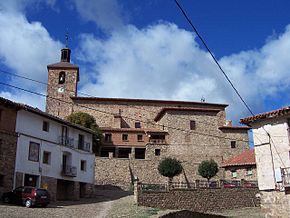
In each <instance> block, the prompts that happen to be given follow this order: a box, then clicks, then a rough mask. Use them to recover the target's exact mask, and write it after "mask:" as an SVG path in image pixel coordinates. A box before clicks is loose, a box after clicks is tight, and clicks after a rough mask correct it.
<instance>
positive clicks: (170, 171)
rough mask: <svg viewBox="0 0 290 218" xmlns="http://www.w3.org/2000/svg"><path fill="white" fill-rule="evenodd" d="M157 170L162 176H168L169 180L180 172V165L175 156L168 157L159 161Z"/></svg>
mask: <svg viewBox="0 0 290 218" xmlns="http://www.w3.org/2000/svg"><path fill="white" fill-rule="evenodd" d="M158 171H159V173H160V174H161V175H162V176H165V177H168V179H169V182H171V181H172V179H173V177H174V176H177V175H179V174H180V173H181V172H182V165H181V163H180V162H179V161H178V160H176V159H175V158H170V157H168V158H165V159H163V160H162V161H160V163H159V165H158Z"/></svg>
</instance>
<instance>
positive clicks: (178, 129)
mask: <svg viewBox="0 0 290 218" xmlns="http://www.w3.org/2000/svg"><path fill="white" fill-rule="evenodd" d="M0 85H4V86H8V87H12V88H15V89H18V90H21V91H24V92H28V93H31V94H34V95H38V96H41V97H46V98H50V99H54V100H57V101H60V102H63V103H66V104H70V105H76V106H78V107H82V108H86V109H89V110H93V111H97V112H100V113H104V114H110V115H115V114H114V113H112V112H108V111H102V110H98V109H96V108H91V107H88V106H84V105H79V104H77V103H74V102H68V101H64V100H61V99H58V98H54V97H51V96H48V95H45V94H41V93H38V92H34V91H31V90H27V89H24V88H21V87H18V86H14V85H11V84H7V83H3V82H0ZM124 118H126V119H128V120H134V121H139V122H142V123H150V124H155V125H157V126H160V127H166V128H168V129H173V130H177V131H182V132H186V133H192V134H197V135H203V136H209V137H214V138H219V139H228V140H234V141H241V142H249V140H241V139H236V138H230V137H224V136H219V135H214V134H208V133H203V132H198V131H192V130H185V129H182V128H177V127H172V126H168V125H162V124H157V123H153V122H148V121H143V120H140V119H136V118H132V117H128V116H124Z"/></svg>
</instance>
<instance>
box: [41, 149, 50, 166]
mask: <svg viewBox="0 0 290 218" xmlns="http://www.w3.org/2000/svg"><path fill="white" fill-rule="evenodd" d="M50 158H51V153H50V152H48V151H44V152H43V158H42V162H43V163H44V164H50Z"/></svg>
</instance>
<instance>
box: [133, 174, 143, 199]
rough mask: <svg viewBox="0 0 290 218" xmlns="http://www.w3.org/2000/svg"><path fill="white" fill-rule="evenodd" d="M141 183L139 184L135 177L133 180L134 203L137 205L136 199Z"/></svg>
mask: <svg viewBox="0 0 290 218" xmlns="http://www.w3.org/2000/svg"><path fill="white" fill-rule="evenodd" d="M140 186H141V183H140V182H139V179H138V177H137V176H136V177H135V178H134V202H135V203H136V204H137V205H138V197H139V192H140V191H141V189H140Z"/></svg>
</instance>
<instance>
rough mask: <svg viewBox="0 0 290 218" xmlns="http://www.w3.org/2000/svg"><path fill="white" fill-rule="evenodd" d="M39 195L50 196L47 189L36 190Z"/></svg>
mask: <svg viewBox="0 0 290 218" xmlns="http://www.w3.org/2000/svg"><path fill="white" fill-rule="evenodd" d="M36 193H37V195H40V196H41V195H48V192H47V191H46V190H45V189H37V190H36Z"/></svg>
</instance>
